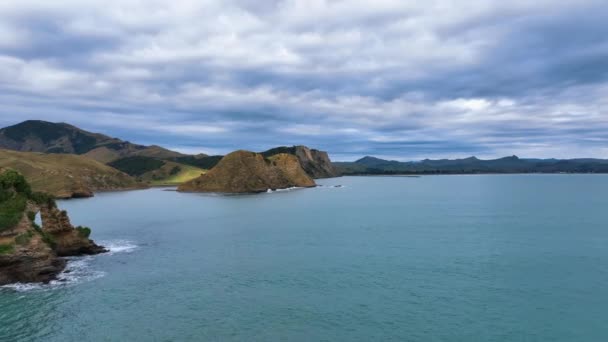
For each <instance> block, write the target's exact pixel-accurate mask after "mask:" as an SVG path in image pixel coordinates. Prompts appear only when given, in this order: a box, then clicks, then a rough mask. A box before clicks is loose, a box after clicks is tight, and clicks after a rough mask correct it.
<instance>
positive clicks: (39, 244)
mask: <svg viewBox="0 0 608 342" xmlns="http://www.w3.org/2000/svg"><path fill="white" fill-rule="evenodd" d="M38 213H40V215H41V219H42V226H41V227H40V226H38V225H37V224H36V222H35V218H36V216H37V215H38ZM90 233H91V229H90V228H88V227H74V226H72V224H71V223H70V221H69V218H68V216H67V213H66V212H65V211H61V210H59V209H58V208H57V206H56V204H55V201H54V199H53V197H52V196H50V195H47V194H44V193H36V192H32V190H31V188H30V185H29V184H28V183H27V181H26V180H25V178H24V177H23V176H22V175H21V174H19V173H17V172H16V171H13V170H6V169H0V285H4V284H10V283H16V282H23V283H27V282H48V281H51V280H53V279H55V278H56V276H57V274H59V273H60V272H61V271H62V270H63V269H64V268H65V266H66V261H65V260H64V259H63V258H61V257H64V256H78V255H91V254H98V253H103V252H105V251H106V249H105V248H103V247H101V246H98V245H97V244H95V242H93V241H92V240H90V239H89V235H90Z"/></svg>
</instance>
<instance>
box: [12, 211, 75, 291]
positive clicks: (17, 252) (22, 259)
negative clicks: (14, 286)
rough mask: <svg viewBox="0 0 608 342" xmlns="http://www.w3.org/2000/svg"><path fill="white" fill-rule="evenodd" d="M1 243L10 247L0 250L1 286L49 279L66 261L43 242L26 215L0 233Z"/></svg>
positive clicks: (60, 269) (63, 266)
mask: <svg viewBox="0 0 608 342" xmlns="http://www.w3.org/2000/svg"><path fill="white" fill-rule="evenodd" d="M0 242H1V243H2V244H3V245H4V246H7V245H11V246H13V247H12V251H10V252H6V251H5V252H4V253H0V285H4V284H10V283H17V282H21V283H29V282H48V281H50V280H53V279H54V278H55V277H56V276H57V274H59V272H61V271H62V270H63V269H64V268H65V264H66V262H65V260H64V259H61V258H58V257H57V254H55V252H54V251H53V250H52V249H51V247H50V246H49V245H48V244H47V243H46V242H44V241H43V237H42V236H41V235H40V234H39V233H38V232H36V231H35V230H34V229H33V228H32V224H31V222H30V221H29V219H28V218H27V217H26V215H23V217H22V219H21V221H20V222H19V224H18V225H17V226H15V227H14V228H13V229H10V230H8V231H3V232H2V236H0Z"/></svg>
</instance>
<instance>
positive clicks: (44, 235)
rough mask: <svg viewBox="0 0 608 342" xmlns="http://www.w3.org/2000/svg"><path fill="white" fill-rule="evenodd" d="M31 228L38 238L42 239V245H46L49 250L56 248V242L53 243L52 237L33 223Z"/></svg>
mask: <svg viewBox="0 0 608 342" xmlns="http://www.w3.org/2000/svg"><path fill="white" fill-rule="evenodd" d="M32 227H34V229H35V230H36V232H37V233H38V234H39V235H40V237H42V241H43V242H44V243H46V244H47V245H48V246H49V247H51V248H55V247H57V242H56V241H55V239H54V238H53V236H51V235H50V234H48V233H47V232H45V231H44V230H42V228H40V226H39V225H37V224H35V223H33V224H32Z"/></svg>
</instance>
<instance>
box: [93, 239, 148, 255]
mask: <svg viewBox="0 0 608 342" xmlns="http://www.w3.org/2000/svg"><path fill="white" fill-rule="evenodd" d="M99 244H100V245H101V246H104V247H105V248H107V249H108V250H109V252H108V253H106V254H105V255H114V254H117V253H132V252H133V251H134V250H136V249H137V248H138V247H139V246H137V245H136V244H134V243H133V242H131V241H129V240H108V241H99ZM101 255H104V254H101Z"/></svg>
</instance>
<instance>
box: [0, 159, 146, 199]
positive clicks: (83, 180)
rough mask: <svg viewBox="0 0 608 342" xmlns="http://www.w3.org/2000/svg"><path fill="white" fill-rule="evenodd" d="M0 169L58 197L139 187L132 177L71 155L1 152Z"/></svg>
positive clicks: (140, 185)
mask: <svg viewBox="0 0 608 342" xmlns="http://www.w3.org/2000/svg"><path fill="white" fill-rule="evenodd" d="M0 167H3V168H10V169H13V170H16V171H18V172H20V173H21V174H23V175H24V176H25V178H26V179H27V181H28V182H29V183H30V184H31V186H32V189H33V190H34V191H42V192H47V193H49V194H52V195H53V196H56V197H61V198H65V197H72V195H74V194H83V193H87V192H88V193H90V192H93V191H98V190H120V189H130V188H140V187H142V184H140V183H138V182H137V181H136V180H135V179H134V178H133V177H131V176H129V175H127V174H125V173H123V172H121V171H118V170H116V169H114V168H112V167H110V166H107V165H104V164H102V163H100V162H97V161H95V160H93V159H89V158H86V157H83V156H78V155H71V154H44V153H37V152H16V151H9V150H2V149H0Z"/></svg>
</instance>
